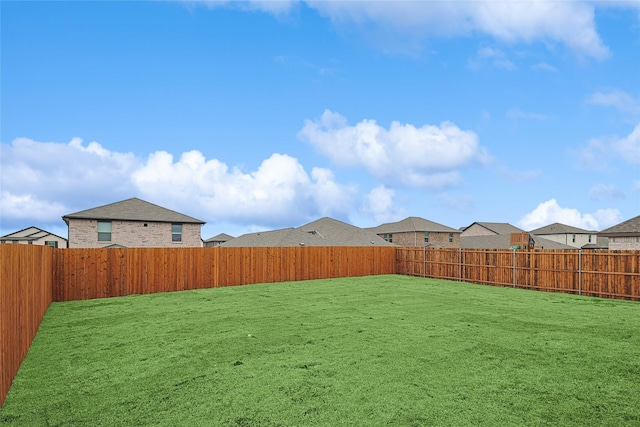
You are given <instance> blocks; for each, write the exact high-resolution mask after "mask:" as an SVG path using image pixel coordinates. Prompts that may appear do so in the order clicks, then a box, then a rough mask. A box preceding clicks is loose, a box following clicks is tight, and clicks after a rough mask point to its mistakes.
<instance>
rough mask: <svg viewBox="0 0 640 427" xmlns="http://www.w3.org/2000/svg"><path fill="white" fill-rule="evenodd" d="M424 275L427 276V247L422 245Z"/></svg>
mask: <svg viewBox="0 0 640 427" xmlns="http://www.w3.org/2000/svg"><path fill="white" fill-rule="evenodd" d="M422 277H427V247H426V246H423V247H422Z"/></svg>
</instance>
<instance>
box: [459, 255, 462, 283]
mask: <svg viewBox="0 0 640 427" xmlns="http://www.w3.org/2000/svg"><path fill="white" fill-rule="evenodd" d="M458 282H462V247H460V248H458Z"/></svg>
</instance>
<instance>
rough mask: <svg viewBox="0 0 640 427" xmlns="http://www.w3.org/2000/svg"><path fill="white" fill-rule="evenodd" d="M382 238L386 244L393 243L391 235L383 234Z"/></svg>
mask: <svg viewBox="0 0 640 427" xmlns="http://www.w3.org/2000/svg"><path fill="white" fill-rule="evenodd" d="M383 238H384V240H386V241H387V242H389V243H393V234H391V233H388V234H385V235H384V237H383Z"/></svg>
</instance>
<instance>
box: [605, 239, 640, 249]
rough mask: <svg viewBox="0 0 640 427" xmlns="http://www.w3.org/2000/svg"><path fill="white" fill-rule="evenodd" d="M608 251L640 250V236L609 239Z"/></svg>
mask: <svg viewBox="0 0 640 427" xmlns="http://www.w3.org/2000/svg"><path fill="white" fill-rule="evenodd" d="M609 250H640V236H627V237H609Z"/></svg>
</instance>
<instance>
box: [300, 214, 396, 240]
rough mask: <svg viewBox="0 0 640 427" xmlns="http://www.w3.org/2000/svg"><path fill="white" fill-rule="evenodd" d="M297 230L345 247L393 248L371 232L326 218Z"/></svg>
mask: <svg viewBox="0 0 640 427" xmlns="http://www.w3.org/2000/svg"><path fill="white" fill-rule="evenodd" d="M298 230H302V231H305V232H308V233H316V234H317V235H319V236H320V237H322V238H324V239H327V240H330V241H332V242H334V243H335V244H340V245H346V246H371V245H377V246H395V245H394V244H393V243H389V242H387V241H386V240H384V239H383V238H381V237H380V236H378V235H377V234H376V233H374V232H373V231H371V230H368V229H364V228H360V227H356V226H355V225H351V224H347V223H346V222H342V221H338V220H337V219H333V218H328V217H324V218H320V219H318V220H316V221H312V222H310V223H308V224H305V225H302V226H300V227H298Z"/></svg>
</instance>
